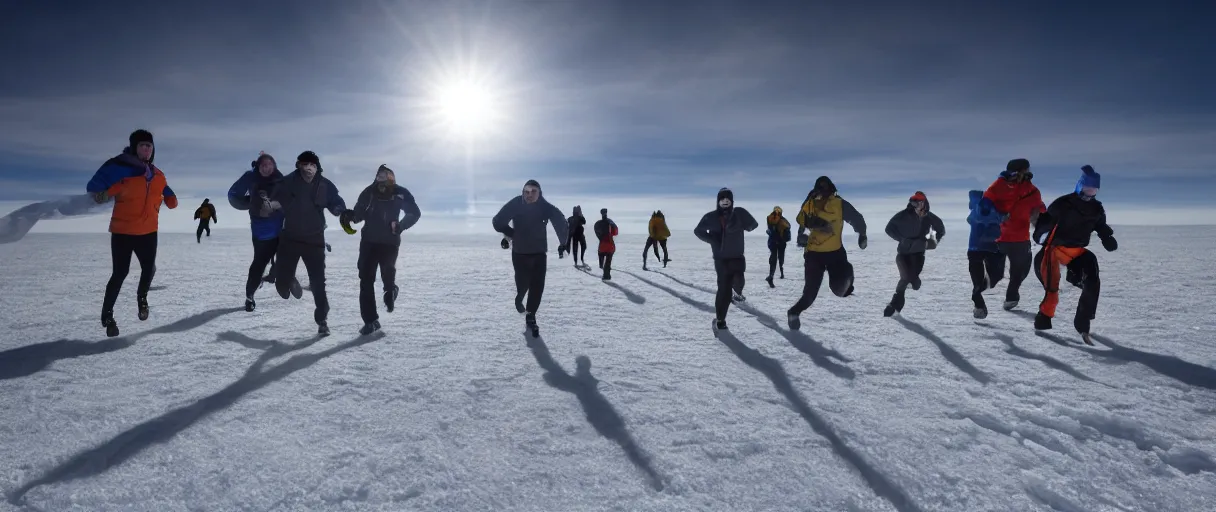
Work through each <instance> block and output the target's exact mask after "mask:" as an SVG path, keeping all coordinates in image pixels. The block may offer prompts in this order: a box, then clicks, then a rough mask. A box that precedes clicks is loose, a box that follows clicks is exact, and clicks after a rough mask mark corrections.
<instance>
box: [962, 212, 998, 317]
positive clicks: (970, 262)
mask: <svg viewBox="0 0 1216 512" xmlns="http://www.w3.org/2000/svg"><path fill="white" fill-rule="evenodd" d="M970 196H971V197H970V199H971V201H970V208H971V213H970V214H968V215H967V224H970V225H971V236H970V238H969V239H968V242H967V271H968V272H970V273H971V285H972V286H971V302H973V303H975V311H974V316H975V318H977V319H978V318H986V317H987V316H988V306H987V305H986V304H985V303H984V297H983V295H982V294H983V292H985V291H988V290H991V289H993V288H995V287H996V285H997V283H998V282H1000V281H1001V278H1002V277H1004V275H1005V255H1004V254H1002V253H1001V251H1000V249H999V248H998V246H997V242H996V240H997V238H999V237H1000V236H1001V222H1002V221H1004V218H1005V216H1004V215H1002V214H1001V213H1000V212H998V211H996V206H995V205H993V203H992V201H991V200H989V199H988V198H986V197H984V191H982V190H972V191H971V192H970Z"/></svg>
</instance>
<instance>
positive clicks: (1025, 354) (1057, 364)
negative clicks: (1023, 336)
mask: <svg viewBox="0 0 1216 512" xmlns="http://www.w3.org/2000/svg"><path fill="white" fill-rule="evenodd" d="M992 336H993V337H995V338H996V339H998V340H1001V341H1002V342H1004V343H1005V345H1006V346H1008V347H1009V348H1007V349H1005V352H1006V353H1008V354H1011V355H1015V356H1018V357H1021V358H1025V359H1031V360H1034V361H1039V362H1041V363H1043V364H1045V365H1047V366H1048V367H1050V368H1054V369H1056V370H1060V371H1062V372H1064V373H1067V374H1069V375H1071V376H1073V377H1076V378H1078V379H1080V380H1083V381H1086V382H1098V381H1096V380H1094V379H1092V378H1090V377H1089V376H1087V375H1085V374H1084V373H1081V372H1079V371H1077V370H1076V369H1075V368H1073V367H1072V366H1069V365H1068V363H1065V362H1063V361H1060V360H1059V359H1056V358H1054V357H1051V356H1045V355H1043V354H1036V353H1034V352H1030V351H1027V350H1026V349H1023V348H1022V347H1019V346H1017V345H1014V344H1013V336H1010V335H1008V334H1001V333H994V334H993V335H992Z"/></svg>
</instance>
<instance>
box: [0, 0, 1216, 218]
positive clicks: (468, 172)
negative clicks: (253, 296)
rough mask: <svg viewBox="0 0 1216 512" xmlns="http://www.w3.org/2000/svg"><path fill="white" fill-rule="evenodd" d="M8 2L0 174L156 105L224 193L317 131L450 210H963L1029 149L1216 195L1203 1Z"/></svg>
mask: <svg viewBox="0 0 1216 512" xmlns="http://www.w3.org/2000/svg"><path fill="white" fill-rule="evenodd" d="M103 4H104V5H103ZM1059 4H1069V5H1059ZM0 19H4V20H5V30H4V31H3V32H0V59H3V62H4V63H5V65H6V67H7V68H8V72H6V73H3V74H0V133H3V135H0V159H2V160H0V200H21V201H24V200H33V199H42V198H46V197H48V196H55V195H61V194H66V193H77V192H79V191H81V190H83V188H84V183H85V181H87V179H88V177H89V175H90V174H91V173H92V172H93V171H94V170H95V169H96V168H97V166H98V165H99V164H100V163H101V162H102V161H104V159H105V158H107V157H109V156H112V155H113V154H114V153H116V152H117V151H118V150H120V149H121V148H122V146H123V145H124V144H125V141H126V136H127V134H128V133H129V132H130V131H131V130H133V129H135V128H140V127H143V128H148V129H150V130H152V131H153V132H154V133H156V135H157V145H158V153H157V163H158V164H160V165H161V166H162V168H163V169H164V170H165V171H166V173H167V175H168V176H169V180H170V183H171V184H173V185H174V187H175V188H176V189H177V190H178V191H179V194H181V195H182V196H183V197H186V198H192V199H193V198H197V199H198V200H201V198H202V197H205V196H208V197H212V198H216V197H218V196H222V194H223V192H224V191H225V190H226V189H227V185H228V184H230V183H231V182H232V181H233V180H235V179H236V177H237V176H239V174H240V172H241V170H242V169H245V168H247V166H248V162H249V161H250V160H252V159H253V157H255V156H256V155H257V152H258V151H259V150H266V151H268V152H271V153H272V154H274V155H276V157H277V158H278V160H279V162H280V166H281V167H283V168H290V166H291V162H292V160H293V159H294V156H295V155H296V154H297V153H299V152H300V151H302V150H304V149H312V150H315V151H317V152H318V153H319V154H320V155H321V158H322V162H323V165H324V166H325V168H326V172H327V173H329V174H330V176H331V178H333V179H335V181H337V182H338V184H339V186H340V188H342V189H343V191H344V194H345V195H348V196H351V197H352V199H353V195H354V194H356V193H357V190H358V189H359V188H361V187H362V186H364V185H365V184H366V183H368V182H370V180H371V177H372V174H373V172H374V169H375V168H376V166H377V165H379V164H380V163H388V164H389V165H390V166H392V167H394V168H397V169H398V170H399V172H398V175H399V179H400V180H401V181H402V183H403V184H404V185H406V186H408V187H410V188H411V189H412V190H413V191H414V193H415V195H417V196H418V197H419V200H420V202H421V203H422V206H423V208H424V209H425V210H427V211H430V212H434V213H435V214H436V215H441V214H445V213H447V214H450V215H452V216H453V217H462V216H463V215H464V212H465V211H466V210H467V209H468V207H469V206H470V202H471V199H472V198H474V197H475V198H476V199H477V203H475V204H473V206H475V207H476V210H477V212H478V213H477V215H478V216H481V215H484V214H486V212H487V210H493V209H495V207H496V206H497V204H498V203H499V202H501V201H502V200H505V199H507V198H508V197H509V196H511V195H513V194H515V193H517V191H518V189H519V187H520V186H521V184H522V183H523V181H524V180H526V179H528V178H537V179H539V180H541V182H542V184H543V185H544V186H545V192H546V196H548V197H550V198H551V199H553V200H554V201H555V202H556V203H558V204H559V206H561V207H562V208H563V209H566V210H568V209H569V206H570V205H571V204H572V203H573V202H581V203H583V204H584V206H585V207H590V206H591V204H592V203H595V204H599V203H597V201H598V202H601V203H604V204H605V205H607V204H612V205H617V206H618V211H619V210H620V209H624V210H626V211H627V212H632V211H633V209H636V210H637V212H639V214H640V213H641V212H645V213H648V212H649V211H651V210H653V209H655V208H664V210H665V211H670V210H677V211H683V210H685V209H686V210H687V215H688V216H695V214H696V213H697V212H698V211H699V210H701V209H709V208H711V207H712V198H713V195H714V193H715V191H716V190H717V189H718V188H719V187H721V186H730V187H731V188H733V189H735V191H736V195H737V197H738V198H739V201H740V204H746V202H747V201H748V200H749V199H751V200H754V201H756V202H757V203H758V204H757V205H756V206H755V208H756V209H760V210H767V209H768V208H770V207H771V206H772V205H773V204H783V205H785V206H786V209H787V210H788V209H792V208H793V207H796V205H797V202H799V200H800V199H801V198H802V197H804V196H805V193H806V190H807V189H808V188H809V186H810V184H811V183H812V182H813V181H814V179H815V177H817V176H819V175H823V174H826V175H829V176H832V177H833V179H834V180H835V181H836V182H837V183H838V185H840V188H841V191H842V194H844V195H846V196H847V197H851V198H853V199H854V202H856V203H858V206H859V208H861V209H862V211H863V213H864V212H869V211H873V212H874V214H875V215H886V214H887V210H889V209H890V208H892V207H898V205H899V203H902V202H903V201H904V199H905V198H906V197H907V196H908V195H910V193H911V192H912V191H914V190H917V189H922V190H925V191H926V192H929V193H931V194H934V195H937V196H939V197H942V199H939V200H937V201H935V205H943V206H938V208H939V209H941V208H954V209H959V208H964V207H965V204H966V194H965V190H966V189H968V188H982V187H983V186H986V185H987V183H988V182H990V181H991V180H992V179H993V178H994V176H995V174H996V173H997V172H999V171H1000V170H1001V169H1003V166H1004V164H1005V162H1006V161H1007V160H1009V159H1011V158H1017V157H1025V158H1029V159H1030V160H1031V162H1032V165H1033V168H1034V170H1035V173H1036V181H1037V182H1038V183H1039V185H1040V187H1041V188H1042V189H1043V190H1044V195H1045V196H1048V197H1054V196H1056V195H1059V194H1063V193H1066V192H1067V191H1069V190H1070V189H1071V184H1072V182H1074V181H1075V179H1076V176H1077V174H1078V171H1077V169H1078V168H1079V167H1080V166H1081V165H1084V164H1086V163H1088V164H1092V165H1094V166H1095V167H1096V168H1097V169H1098V170H1099V171H1100V172H1102V173H1103V175H1104V188H1103V193H1102V195H1103V197H1104V199H1105V200H1106V201H1107V203H1108V205H1109V209H1111V210H1112V217H1113V218H1114V219H1115V220H1116V221H1119V222H1125V223H1145V222H1148V223H1193V222H1195V219H1194V217H1195V216H1196V215H1198V216H1204V215H1208V214H1210V213H1211V211H1209V210H1205V209H1206V208H1210V207H1209V206H1208V203H1210V202H1211V201H1210V199H1209V198H1210V197H1214V196H1216V194H1214V193H1216V163H1214V162H1216V143H1214V141H1216V87H1213V84H1214V83H1216V51H1213V48H1216V37H1214V36H1212V35H1211V34H1212V32H1213V29H1212V20H1216V7H1214V6H1213V4H1212V3H1211V2H1201V1H1194V2H1168V1H1167V2H1140V3H1130V2H1127V3H1113V4H1107V3H1082V2H1046V1H1043V2H1016V3H1014V2H1002V3H998V2H965V1H958V2H846V1H831V2H810V1H781V2H779V1H770V2H764V1H748V2H725V1H692V0H688V1H684V0H670V1H663V2H652V1H640V0H639V1H619V2H610V1H607V0H604V1H592V0H586V1H575V0H571V1H555V2H516V1H510V2H508V1H505V0H503V1H497V2H440V1H438V0H436V1H422V2H387V1H385V2H370V1H369V2H321V1H300V2H228V1H218V2H197V3H186V2H139V1H136V2H123V3H121V4H110V3H86V2H69V1H59V2H50V1H48V2H5V3H2V4H0ZM466 74H467V75H472V76H474V77H475V78H476V79H477V80H479V81H480V82H482V83H483V84H484V87H486V88H487V90H488V91H490V93H491V94H492V95H493V96H494V101H495V104H496V105H497V106H498V114H499V116H498V118H497V121H496V122H495V123H493V126H489V127H488V128H487V130H488V131H487V133H485V134H484V135H482V136H481V137H480V138H479V139H477V140H475V141H473V142H472V144H466V142H467V140H465V139H460V138H459V137H457V136H455V135H454V134H452V133H450V132H449V131H447V130H446V129H445V128H444V127H443V126H442V125H441V124H440V123H438V122H437V117H436V112H435V109H434V108H433V107H432V105H431V103H432V101H431V99H432V98H433V97H434V96H435V93H436V91H437V90H442V89H444V88H445V87H446V84H448V83H450V82H451V81H452V77H454V76H463V75H466ZM568 203H569V204H568ZM702 203H704V206H701V205H702ZM651 205H653V206H651ZM665 205H666V206H665ZM595 209H598V207H597V208H595ZM948 215H949V216H951V217H958V216H965V212H962V213H959V212H951V213H949V214H948ZM1180 215H1186V216H1189V217H1191V218H1179V216H1180ZM670 216H671V215H670V213H669V217H670ZM1209 218H1214V219H1216V216H1210V217H1209Z"/></svg>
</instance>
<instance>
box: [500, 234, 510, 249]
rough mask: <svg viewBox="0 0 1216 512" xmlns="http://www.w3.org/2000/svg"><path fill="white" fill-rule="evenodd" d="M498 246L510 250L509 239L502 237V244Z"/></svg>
mask: <svg viewBox="0 0 1216 512" xmlns="http://www.w3.org/2000/svg"><path fill="white" fill-rule="evenodd" d="M498 245H501V246H502V248H503V249H510V248H511V239H510V238H507V237H505V236H504V237H502V243H501V244H498Z"/></svg>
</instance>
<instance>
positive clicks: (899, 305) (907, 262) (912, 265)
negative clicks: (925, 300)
mask: <svg viewBox="0 0 1216 512" xmlns="http://www.w3.org/2000/svg"><path fill="white" fill-rule="evenodd" d="M895 266H896V267H897V268H899V283H897V284H896V285H895V296H894V297H892V298H891V305H893V306H895V310H896V311H900V310H902V309H903V308H904V292H905V291H907V289H908V285H909V284H911V283H914V282H915V283H919V282H920V271H921V270H924V269H925V253H923V252H914V253H911V254H897V255H895ZM919 287H920V286H919V285H918V286H917V288H919Z"/></svg>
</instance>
